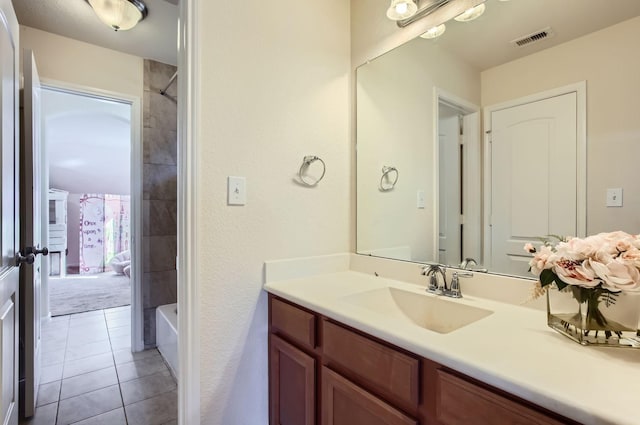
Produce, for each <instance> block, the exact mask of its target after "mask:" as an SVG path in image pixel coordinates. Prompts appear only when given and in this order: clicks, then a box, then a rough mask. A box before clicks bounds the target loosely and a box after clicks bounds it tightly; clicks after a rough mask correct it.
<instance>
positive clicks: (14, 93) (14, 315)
mask: <svg viewBox="0 0 640 425" xmlns="http://www.w3.org/2000/svg"><path fill="white" fill-rule="evenodd" d="M17 37H18V21H17V19H16V16H15V13H14V12H13V8H12V6H11V1H10V0H0V45H1V46H0V73H1V77H2V80H1V82H0V99H1V100H0V102H1V103H0V109H1V115H0V120H1V126H0V149H1V151H0V167H1V169H2V173H1V174H0V179H1V181H0V186H1V188H2V192H1V194H0V252H1V254H0V255H1V257H0V423H2V424H8V425H16V424H17V423H18V304H19V299H18V298H19V295H18V280H19V278H18V275H19V271H18V270H19V267H18V265H19V264H18V261H17V260H18V258H17V251H18V243H19V227H18V226H19V224H18V222H19V215H18V194H19V192H18V180H19V179H18V168H17V167H16V164H17V162H18V149H17V148H18V137H19V125H18V84H17V82H18V76H17V74H18V51H17V48H18V46H17V45H16V41H17V40H18V38H17Z"/></svg>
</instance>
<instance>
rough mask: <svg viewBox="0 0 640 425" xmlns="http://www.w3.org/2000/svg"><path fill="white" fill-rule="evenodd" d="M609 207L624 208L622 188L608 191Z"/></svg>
mask: <svg viewBox="0 0 640 425" xmlns="http://www.w3.org/2000/svg"><path fill="white" fill-rule="evenodd" d="M607 206H608V207H621V206H622V188H621V187H619V188H615V189H607Z"/></svg>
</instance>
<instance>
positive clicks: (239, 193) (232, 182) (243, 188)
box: [227, 176, 247, 205]
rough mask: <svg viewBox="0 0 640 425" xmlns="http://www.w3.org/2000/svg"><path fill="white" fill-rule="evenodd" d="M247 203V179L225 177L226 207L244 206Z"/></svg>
mask: <svg viewBox="0 0 640 425" xmlns="http://www.w3.org/2000/svg"><path fill="white" fill-rule="evenodd" d="M246 203H247V179H246V178H245V177H236V176H229V177H227V205H245V204H246Z"/></svg>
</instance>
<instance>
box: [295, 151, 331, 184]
mask: <svg viewBox="0 0 640 425" xmlns="http://www.w3.org/2000/svg"><path fill="white" fill-rule="evenodd" d="M316 161H320V164H321V165H322V174H320V177H318V178H315V180H314V179H313V177H310V176H306V175H305V174H304V172H305V171H306V170H307V169H308V168H309V167H310V166H311V164H313V163H314V162H316ZM326 171H327V166H326V165H325V163H324V161H323V160H322V158H320V157H318V156H315V155H307V156H305V157H304V158H303V159H302V165H300V169H299V170H298V177H299V178H300V182H301V183H302V184H304V185H305V186H309V187H313V186H315V185H317V184H318V183H320V180H322V178H323V177H324V173H325V172H326Z"/></svg>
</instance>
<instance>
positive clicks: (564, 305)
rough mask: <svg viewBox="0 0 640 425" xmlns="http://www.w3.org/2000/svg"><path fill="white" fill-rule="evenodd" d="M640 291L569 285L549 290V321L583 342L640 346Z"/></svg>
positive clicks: (611, 345)
mask: <svg viewBox="0 0 640 425" xmlns="http://www.w3.org/2000/svg"><path fill="white" fill-rule="evenodd" d="M639 321H640V294H639V293H632V292H611V291H608V290H606V289H602V288H584V287H579V286H567V287H566V288H564V289H563V290H561V291H559V290H557V289H556V288H549V290H548V291H547V324H548V325H549V327H550V328H552V329H554V330H556V331H558V332H559V333H561V334H562V335H564V336H566V337H568V338H570V339H572V340H574V341H576V342H578V343H580V344H582V345H602V346H607V347H631V348H640V331H638V324H639Z"/></svg>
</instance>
